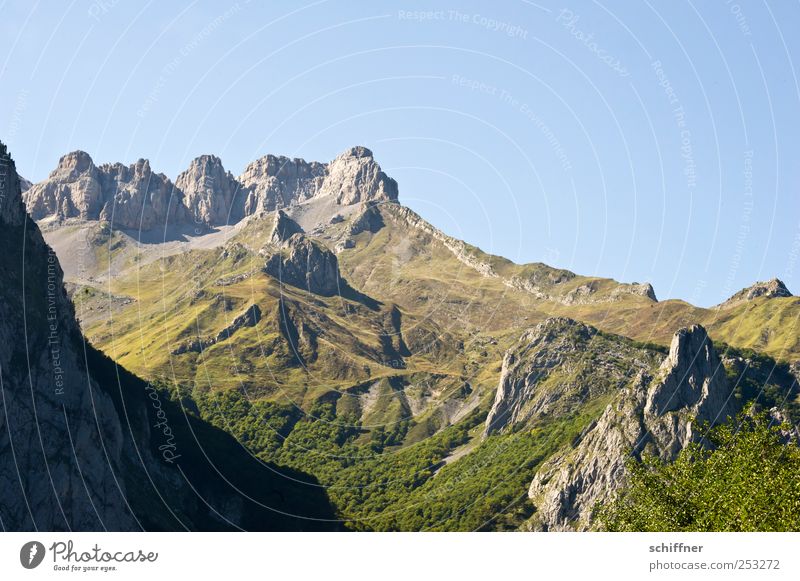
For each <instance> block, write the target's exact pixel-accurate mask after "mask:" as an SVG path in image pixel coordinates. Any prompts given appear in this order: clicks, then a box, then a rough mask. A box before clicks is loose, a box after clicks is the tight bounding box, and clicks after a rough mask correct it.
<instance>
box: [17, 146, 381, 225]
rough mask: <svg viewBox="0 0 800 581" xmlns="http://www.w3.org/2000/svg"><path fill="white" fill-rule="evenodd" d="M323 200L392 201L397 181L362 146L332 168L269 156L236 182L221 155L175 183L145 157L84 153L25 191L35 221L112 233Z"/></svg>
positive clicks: (231, 219)
mask: <svg viewBox="0 0 800 581" xmlns="http://www.w3.org/2000/svg"><path fill="white" fill-rule="evenodd" d="M324 196H330V197H331V198H332V199H333V203H334V204H338V205H352V204H357V203H362V202H364V203H366V202H396V201H397V182H395V181H394V180H393V179H391V178H389V177H388V176H387V175H386V174H385V173H383V172H382V171H381V168H380V166H379V165H378V164H377V163H376V162H375V160H374V159H373V157H372V152H371V151H370V150H368V149H366V148H365V147H353V148H351V149H348V150H347V151H346V152H344V153H343V154H341V155H340V156H338V157H337V158H336V159H334V160H333V161H332V162H330V163H329V164H324V163H319V162H306V161H304V160H302V159H289V158H287V157H282V156H280V157H279V156H274V155H267V156H264V157H262V158H260V159H258V160H256V161H254V162H252V163H251V164H249V165H248V166H247V167H246V168H245V170H244V172H243V173H242V175H240V176H239V178H238V179H237V178H235V177H234V176H233V175H232V174H231V173H230V172H228V171H226V170H225V168H224V167H223V165H222V162H221V161H220V159H219V158H218V157H216V156H214V155H202V156H200V157H198V158H196V159H194V160H192V162H191V164H190V165H189V167H188V168H187V169H186V170H185V171H184V172H182V173H181V174H180V175H179V176H178V178H177V179H176V181H175V183H174V184H173V183H172V182H171V181H170V180H169V179H168V178H167V177H166V176H164V175H163V174H159V173H155V172H153V171H152V170H151V168H150V162H149V161H147V160H144V159H140V160H139V161H137V162H136V163H134V164H132V165H130V166H125V165H123V164H120V163H114V164H104V165H101V166H99V167H98V166H96V165H95V164H94V162H93V161H92V158H91V157H90V156H89V154H87V153H86V152H83V151H74V152H72V153H69V154H67V155H65V156H63V157H62V158H61V159H60V160H59V164H58V167H57V168H56V169H55V170H54V171H53V172H52V173H51V174H50V176H49V177H48V178H47V179H46V180H44V181H42V182H40V183H38V184H34V185H32V186H30V187H29V188H27V190H26V191H25V195H24V199H25V203H26V206H27V208H28V211H29V212H30V214H31V216H32V217H33V218H34V219H35V220H43V219H45V218H52V219H55V220H58V221H64V220H67V219H70V218H76V219H80V220H106V221H109V222H111V223H112V225H113V226H114V227H117V228H122V229H132V230H139V229H141V230H151V229H153V228H156V227H161V228H163V227H165V226H182V225H194V226H198V225H202V226H211V227H213V226H220V225H225V224H235V223H237V222H239V221H240V220H242V219H243V218H244V217H246V216H250V215H254V214H264V213H267V212H273V211H275V210H278V209H281V208H288V207H291V206H296V205H298V204H302V203H303V202H306V201H308V200H310V199H312V198H315V197H324Z"/></svg>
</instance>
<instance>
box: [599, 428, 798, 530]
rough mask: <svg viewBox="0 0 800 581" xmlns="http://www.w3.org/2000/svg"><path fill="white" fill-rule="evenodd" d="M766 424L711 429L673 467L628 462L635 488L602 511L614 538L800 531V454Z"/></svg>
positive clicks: (652, 462)
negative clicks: (706, 442)
mask: <svg viewBox="0 0 800 581" xmlns="http://www.w3.org/2000/svg"><path fill="white" fill-rule="evenodd" d="M785 439H786V438H785V437H784V435H783V434H781V431H780V428H779V427H777V426H774V425H770V423H769V421H768V419H767V418H766V417H764V416H759V417H757V418H756V419H753V418H749V417H742V418H740V421H739V422H738V424H726V425H723V426H719V427H716V428H714V429H713V430H712V431H711V434H710V440H711V443H712V444H713V446H712V447H711V448H707V447H702V446H700V445H698V444H692V445H691V446H688V447H687V448H685V449H684V450H683V451H682V452H681V453H680V455H679V456H678V458H677V460H676V461H675V462H674V463H671V464H669V463H663V462H661V461H659V460H658V459H655V458H652V457H647V458H644V459H643V460H642V461H641V462H636V461H631V462H630V465H629V470H630V473H631V480H630V485H629V487H628V488H627V489H626V491H625V492H624V493H623V494H622V495H621V496H620V497H618V498H617V499H616V500H615V501H614V502H612V503H610V504H609V505H607V506H606V507H604V508H601V510H600V513H599V514H600V517H599V522H600V524H601V526H602V527H603V528H605V529H606V530H609V531H651V532H652V531H790V530H792V531H796V530H800V478H798V474H800V447H798V445H797V442H789V443H788V444H787V443H786V442H785Z"/></svg>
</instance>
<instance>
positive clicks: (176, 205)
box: [23, 151, 189, 230]
mask: <svg viewBox="0 0 800 581" xmlns="http://www.w3.org/2000/svg"><path fill="white" fill-rule="evenodd" d="M23 197H24V200H25V203H26V206H27V208H28V211H29V212H30V214H31V216H32V217H33V218H34V219H35V220H40V219H43V218H47V217H52V218H56V219H58V220H65V219H68V218H79V219H82V220H105V221H108V222H110V223H111V224H112V225H113V226H115V227H118V228H123V229H132V230H138V229H142V230H150V229H153V228H155V227H157V226H161V227H164V226H165V225H169V224H180V223H186V222H187V221H188V217H189V215H188V213H187V212H186V208H185V206H184V205H183V201H182V195H181V194H180V192H179V191H178V190H176V189H175V188H174V186H173V184H172V182H170V181H169V179H168V178H167V177H166V176H164V175H163V174H157V173H154V172H153V171H152V170H151V169H150V162H148V161H147V160H143V159H140V160H139V161H137V162H136V163H134V164H132V165H130V166H125V165H122V164H120V163H115V164H106V165H102V166H100V167H97V166H95V164H94V162H93V161H92V158H91V157H90V156H89V154H88V153H86V152H83V151H74V152H72V153H69V154H67V155H65V156H63V157H62V158H61V160H59V163H58V167H57V168H56V169H55V170H54V171H53V172H52V173H51V174H50V176H49V177H48V179H46V180H45V181H43V182H40V183H38V184H34V185H33V186H31V187H30V188H29V189H28V190H27V191H26V192H25V194H24V196H23Z"/></svg>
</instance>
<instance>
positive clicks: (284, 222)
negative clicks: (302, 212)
mask: <svg viewBox="0 0 800 581" xmlns="http://www.w3.org/2000/svg"><path fill="white" fill-rule="evenodd" d="M302 233H303V229H302V228H301V227H300V225H299V224H298V223H297V222H295V221H294V220H292V219H291V218H290V217H289V216H288V215H287V214H286V212H284V211H283V210H278V211H277V212H276V213H275V221H274V222H273V223H272V230H271V232H270V235H269V241H270V243H271V244H274V245H275V246H283V245H284V244H286V243H287V242H288V241H289V238H291V237H292V236H293V235H295V234H302Z"/></svg>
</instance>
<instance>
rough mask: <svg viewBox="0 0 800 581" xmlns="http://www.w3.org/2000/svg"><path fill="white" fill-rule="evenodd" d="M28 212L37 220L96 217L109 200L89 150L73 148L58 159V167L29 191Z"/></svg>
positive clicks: (26, 197) (26, 198)
mask: <svg viewBox="0 0 800 581" xmlns="http://www.w3.org/2000/svg"><path fill="white" fill-rule="evenodd" d="M24 199H25V201H26V205H27V207H28V212H29V213H30V215H31V217H32V218H33V219H34V220H40V219H42V218H46V217H48V216H53V217H55V218H58V219H65V218H82V219H84V220H96V219H97V218H98V217H99V215H100V210H101V209H102V208H103V204H104V203H105V200H104V196H103V193H102V185H101V183H100V172H99V171H98V169H97V167H96V166H95V165H94V162H93V161H92V158H91V157H89V154H88V153H86V152H85V151H73V152H72V153H68V154H67V155H65V156H63V157H62V158H61V159H60V160H59V161H58V167H56V169H55V170H53V171H52V172H51V173H50V176H49V177H48V178H47V179H46V180H45V181H43V182H41V183H38V184H34V185H33V186H31V187H30V188H28V190H27V191H26V192H25V195H24Z"/></svg>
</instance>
